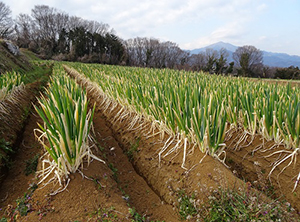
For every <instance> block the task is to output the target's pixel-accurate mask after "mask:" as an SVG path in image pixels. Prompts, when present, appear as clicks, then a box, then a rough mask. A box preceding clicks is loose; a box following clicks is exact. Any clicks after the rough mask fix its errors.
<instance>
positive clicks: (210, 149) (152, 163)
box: [0, 61, 300, 221]
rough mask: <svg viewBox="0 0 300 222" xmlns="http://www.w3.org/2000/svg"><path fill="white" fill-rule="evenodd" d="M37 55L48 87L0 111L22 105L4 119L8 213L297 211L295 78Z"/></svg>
mask: <svg viewBox="0 0 300 222" xmlns="http://www.w3.org/2000/svg"><path fill="white" fill-rule="evenodd" d="M34 64H35V65H39V66H41V65H42V66H44V67H50V68H51V69H52V74H51V77H50V78H48V80H47V82H48V84H47V86H46V83H45V82H43V83H41V82H39V81H36V82H35V83H26V80H23V82H24V83H23V85H25V88H26V87H27V86H28V85H30V84H31V85H33V86H32V87H33V88H34V86H36V87H37V88H38V89H36V90H31V93H30V96H29V95H26V96H25V98H24V100H25V101H27V102H28V103H27V104H26V105H24V106H23V105H22V104H21V105H20V102H17V103H16V104H15V105H14V106H9V107H10V108H9V109H10V110H17V108H13V107H20V106H21V107H27V108H25V109H24V108H22V109H20V110H21V111H18V112H16V113H14V112H10V114H11V115H7V112H3V114H2V116H3V118H4V117H5V116H10V118H9V119H11V120H9V119H8V120H7V121H14V120H17V119H18V117H20V116H21V117H22V115H23V113H25V112H26V113H27V115H26V117H22V118H21V120H20V121H19V122H18V123H15V122H8V124H6V125H5V124H2V125H1V133H2V135H3V136H2V137H3V138H4V140H3V142H2V144H1V145H3V144H4V145H5V144H7V149H8V148H10V147H12V148H10V149H13V150H14V154H12V155H11V157H9V158H7V162H6V163H5V164H2V165H5V166H6V167H2V168H1V169H2V171H3V172H2V173H1V174H3V175H5V176H3V177H2V178H3V179H2V180H1V181H2V183H1V192H0V200H1V201H0V208H1V211H0V215H1V216H2V217H3V219H2V220H3V221H4V218H6V219H7V220H8V221H9V220H11V221H19V220H20V221H38V220H42V221H182V220H190V221H222V220H225V221H226V220H229V221H237V220H240V221H251V220H254V221H256V220H261V221H271V220H273V221H276V219H281V220H282V221H299V216H298V211H299V210H300V201H299V197H300V196H299V189H300V188H299V186H298V181H299V175H300V174H299V173H300V164H299V161H297V154H298V152H299V146H300V141H299V135H300V100H299V99H300V98H299V97H300V89H299V87H298V86H297V84H288V85H285V84H282V85H281V84H273V83H265V82H261V81H259V82H256V81H248V80H247V79H242V78H232V77H221V76H211V75H207V74H205V73H195V72H185V71H174V70H167V69H163V70H156V69H142V68H129V67H119V66H107V65H96V64H81V63H58V62H50V61H48V62H47V61H46V62H44V61H39V62H34ZM45 73H47V71H45ZM24 76H25V75H24ZM44 76H48V75H46V74H45V75H44ZM25 77H26V76H25ZM25 77H24V78H25ZM2 85H3V84H2ZM20 85H21V84H20ZM41 86H46V87H45V88H43V87H41ZM31 96H32V98H33V99H29V98H31ZM34 98H37V99H34ZM4 100H5V99H4ZM31 103H33V105H32V106H31V107H30V104H31ZM2 104H4V105H3V107H4V108H5V107H6V105H5V103H1V105H2ZM4 108H3V109H4ZM4 110H5V109H4ZM24 110H25V111H24ZM37 123H39V125H38V124H37ZM14 126H18V127H16V129H15V127H14ZM8 130H11V131H12V132H10V131H8ZM14 134H15V136H13V138H8V137H7V135H14ZM7 141H8V142H9V145H8V143H6V142H7ZM1 148H2V146H1ZM2 149H3V148H2ZM46 150H47V152H46ZM1 152H2V153H5V152H6V151H4V149H3V150H1ZM36 168H37V172H36V173H35V171H36ZM27 170H28V171H27ZM26 174H27V175H26ZM36 188H37V189H36ZM52 194H53V195H52ZM16 200H17V201H16Z"/></svg>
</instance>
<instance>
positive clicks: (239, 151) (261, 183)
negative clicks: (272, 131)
mask: <svg viewBox="0 0 300 222" xmlns="http://www.w3.org/2000/svg"><path fill="white" fill-rule="evenodd" d="M241 135H242V132H235V133H234V134H233V136H232V138H231V139H230V140H228V141H226V144H228V148H227V150H226V152H227V158H226V163H227V164H228V165H229V166H230V167H231V170H233V171H235V172H236V173H237V176H238V177H240V178H242V179H244V180H246V181H251V182H252V183H253V185H255V187H256V188H258V189H260V190H262V191H265V192H268V193H269V194H272V193H274V198H279V199H281V200H287V201H288V202H290V203H291V204H292V206H293V207H294V208H296V209H297V210H298V211H299V212H300V186H299V185H298V186H297V188H296V189H295V190H294V191H293V189H294V185H295V182H296V180H297V176H298V174H299V173H300V172H299V169H300V162H299V161H296V162H292V163H291V165H290V166H289V167H287V168H286V169H284V168H285V167H286V166H287V165H288V164H289V163H290V161H291V158H289V159H287V160H286V161H284V162H282V163H281V164H280V165H279V166H278V167H276V168H274V170H273V172H272V173H271V174H270V172H271V170H272V169H273V167H274V163H275V162H277V161H279V160H282V159H283V158H284V157H286V156H287V154H286V153H282V152H280V151H283V150H284V151H292V150H287V149H286V148H285V147H284V146H283V145H276V144H275V143H274V142H273V141H263V139H262V137H261V136H255V138H254V140H253V141H251V140H252V137H251V136H248V137H247V140H245V141H244V142H243V144H240V146H238V147H234V146H236V142H237V141H238V139H239V138H240V137H241ZM276 152H278V153H277V154H274V153H276ZM272 154H274V155H272Z"/></svg>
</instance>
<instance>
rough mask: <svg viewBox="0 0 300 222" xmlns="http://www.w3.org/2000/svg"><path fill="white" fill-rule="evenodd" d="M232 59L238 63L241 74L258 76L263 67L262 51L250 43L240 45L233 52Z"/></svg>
mask: <svg viewBox="0 0 300 222" xmlns="http://www.w3.org/2000/svg"><path fill="white" fill-rule="evenodd" d="M233 59H234V61H235V62H236V64H237V65H238V72H239V74H240V75H242V76H249V77H257V76H260V75H261V73H262V69H263V53H262V51H260V50H259V49H257V48H255V47H254V46H251V45H246V46H242V47H239V48H237V49H236V51H235V52H234V53H233Z"/></svg>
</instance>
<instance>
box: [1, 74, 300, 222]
mask: <svg viewBox="0 0 300 222" xmlns="http://www.w3.org/2000/svg"><path fill="white" fill-rule="evenodd" d="M70 74H72V73H70ZM78 82H81V83H83V81H80V79H78ZM86 84H90V83H86ZM86 84H85V86H88V85H86ZM88 89H89V90H88V94H89V98H90V101H91V104H94V103H96V111H95V116H94V138H95V140H96V143H95V144H96V146H95V148H94V154H95V155H96V156H98V157H100V158H101V159H103V160H105V162H106V164H103V163H101V162H98V161H96V160H94V161H93V162H92V163H91V164H90V165H89V166H87V164H85V167H84V169H83V170H82V172H83V174H84V175H85V178H83V177H82V175H81V174H80V173H75V174H72V175H71V176H70V178H71V181H70V183H69V185H68V187H67V189H66V190H65V191H63V192H61V193H58V194H56V195H54V196H51V195H50V193H52V192H53V191H54V190H55V189H57V187H54V186H52V185H51V184H49V185H47V186H46V187H44V188H42V186H39V187H38V189H37V190H35V191H34V192H33V194H32V195H27V196H26V197H27V200H26V201H25V202H26V204H27V206H28V207H29V209H30V212H29V213H28V214H27V216H22V217H20V216H19V215H18V214H19V213H18V212H17V211H15V214H17V215H15V216H16V217H17V218H18V220H20V221H39V220H42V221H75V220H77V221H105V219H107V220H110V221H131V219H132V215H130V213H129V208H135V209H136V211H137V212H138V214H139V215H141V216H143V217H145V220H146V221H150V220H159V221H166V222H167V221H168V222H169V221H171V222H176V221H181V220H180V217H179V214H178V209H177V207H178V191H179V190H185V192H186V193H187V194H192V193H194V194H196V199H198V200H199V202H200V204H201V203H204V202H205V201H206V199H207V196H208V195H209V193H208V190H212V189H216V188H218V187H219V186H222V187H227V186H229V187H231V188H233V187H235V188H238V187H243V186H244V185H245V183H244V182H243V181H242V180H240V179H238V178H237V177H236V176H235V175H238V176H239V177H240V178H245V179H246V180H249V181H259V180H261V181H262V179H261V178H262V177H260V175H263V176H265V175H268V170H270V168H268V167H267V166H268V164H270V163H271V162H270V161H274V159H268V158H266V159H263V158H260V157H262V156H264V155H266V153H261V152H260V151H257V152H255V155H254V156H256V155H257V154H259V153H260V154H261V155H260V156H259V155H258V156H257V159H255V158H256V157H255V158H252V156H251V157H250V156H249V155H248V154H249V153H250V154H251V152H252V151H253V149H254V148H255V147H257V145H258V144H260V140H259V138H257V139H256V140H254V141H253V143H252V145H249V146H248V147H246V148H244V149H240V150H239V151H231V149H228V151H227V153H228V156H227V164H228V165H230V166H231V168H230V169H228V168H226V167H225V166H224V165H223V164H222V163H221V162H220V161H218V160H216V159H214V158H212V157H210V156H204V154H203V153H201V152H200V151H199V149H197V148H195V149H194V151H193V152H190V151H192V149H191V148H188V151H189V152H187V161H186V163H185V164H184V166H183V167H185V168H186V169H188V170H186V169H183V167H182V160H183V152H182V149H183V146H181V148H180V150H178V151H177V152H174V153H173V154H171V155H167V156H165V157H162V159H161V161H160V162H159V158H158V152H159V150H161V148H162V147H164V145H165V143H166V141H168V139H169V138H170V135H164V136H163V135H162V134H156V133H157V132H158V129H155V130H153V128H152V126H151V123H150V122H149V121H148V120H147V119H145V118H144V117H143V118H138V117H137V116H136V114H134V113H133V112H130V110H124V113H123V112H121V109H122V107H121V106H120V105H118V104H116V103H111V104H110V106H109V108H108V110H110V112H104V110H105V105H107V104H106V103H103V102H104V99H105V98H103V97H102V96H101V95H100V94H99V93H98V91H93V90H94V88H90V87H88ZM106 111H107V110H106ZM123 114H126V115H127V117H126V116H122V115H123ZM118 117H122V118H118ZM38 121H41V120H40V119H39V117H38V116H37V115H36V113H35V112H32V113H30V116H29V118H28V121H27V123H28V124H27V125H26V127H25V128H24V132H23V134H22V135H20V136H19V139H20V141H21V142H20V143H19V147H18V153H17V154H16V155H15V158H14V162H13V163H12V168H11V169H10V171H9V174H8V176H7V178H6V179H5V181H4V182H3V183H2V185H1V192H0V208H1V211H0V216H1V215H3V216H6V217H8V214H9V213H12V212H14V211H13V209H16V207H17V205H16V199H17V198H20V197H22V196H23V195H24V193H26V192H27V193H29V191H28V188H29V187H30V185H32V184H33V183H37V181H38V180H37V178H35V176H34V175H33V174H31V175H29V176H26V175H25V173H24V170H25V168H26V163H25V161H26V160H30V159H32V157H33V156H35V155H36V154H41V153H43V148H42V147H41V146H40V144H39V143H38V142H37V141H36V139H35V137H34V134H33V129H34V128H37V124H36V123H37V122H38ZM131 127H132V128H131ZM137 127H140V128H139V129H138V130H133V129H135V128H137ZM152 131H153V133H154V135H153V136H147V132H152ZM237 135H238V134H237ZM232 138H234V137H232ZM169 141H170V140H169ZM231 142H233V143H234V142H235V141H234V139H231V140H228V141H227V143H228V144H231ZM176 143H177V140H175V139H174V141H173V142H172V143H170V148H172V147H175V145H176ZM187 147H189V146H187ZM250 147H252V149H250ZM268 147H270V144H268ZM229 148H231V147H230V146H229ZM163 154H165V153H163ZM246 154H247V157H245V158H244V156H245V155H246ZM243 158H244V159H243ZM272 158H274V157H272ZM199 160H202V162H201V163H199ZM256 161H258V162H259V164H258V165H254V162H255V163H256ZM265 168H266V169H265ZM291 168H292V167H291ZM232 170H236V171H237V172H236V173H232ZM258 170H259V171H260V172H262V173H261V174H260V173H257V172H258ZM289 170H290V168H287V170H286V171H284V172H283V174H282V175H284V173H285V172H286V173H287V172H289ZM263 172H264V173H263ZM276 172H277V173H278V171H275V172H274V174H272V176H273V175H276ZM294 173H295V172H292V171H291V174H287V175H286V177H284V178H283V179H282V181H281V182H282V183H281V185H282V187H286V188H287V189H279V186H277V187H275V189H276V190H277V195H280V193H278V192H286V190H290V189H291V188H292V187H291V186H292V183H289V181H290V178H292V176H291V175H293V176H295V174H294ZM282 175H281V176H282ZM287 178H288V179H287ZM273 181H275V180H273ZM254 184H255V183H254ZM260 184H262V183H260ZM274 186H275V185H274ZM257 187H258V188H261V187H259V186H258V185H257ZM263 189H264V188H263ZM298 189H299V188H297V189H296V193H297V191H298V192H299V190H298ZM284 194H285V196H286V198H290V199H289V201H290V202H292V203H293V204H295V207H297V209H299V208H298V207H299V206H298V205H297V198H296V197H297V195H296V196H295V195H294V194H293V195H288V192H286V193H284ZM293 196H294V199H293ZM298 202H299V201H298ZM298 204H299V203H298ZM18 209H19V208H18ZM10 216H11V215H10Z"/></svg>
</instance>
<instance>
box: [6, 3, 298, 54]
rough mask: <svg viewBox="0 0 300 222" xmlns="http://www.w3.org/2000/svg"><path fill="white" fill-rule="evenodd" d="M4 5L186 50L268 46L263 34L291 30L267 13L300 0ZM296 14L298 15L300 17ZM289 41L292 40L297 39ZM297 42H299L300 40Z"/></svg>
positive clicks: (276, 12)
mask: <svg viewBox="0 0 300 222" xmlns="http://www.w3.org/2000/svg"><path fill="white" fill-rule="evenodd" d="M2 1H4V3H5V4H7V5H9V6H10V8H11V10H12V11H13V13H14V15H18V14H19V13H21V12H22V13H27V14H30V11H31V9H32V8H33V7H34V5H37V4H45V5H49V6H51V7H55V8H57V9H61V10H62V11H65V12H67V13H69V14H70V15H77V16H79V17H82V18H85V19H90V20H96V21H99V22H104V23H107V24H109V25H110V27H111V28H113V29H114V30H116V32H117V35H119V36H120V37H121V38H124V39H127V38H133V37H136V36H141V37H143V36H146V37H156V38H163V39H170V40H171V41H174V42H176V43H178V44H179V45H180V46H181V47H182V48H195V47H199V46H204V45H206V44H211V43H215V42H216V41H227V42H230V43H233V44H241V45H242V44H253V42H261V43H263V42H264V43H265V44H267V41H266V40H263V39H261V36H266V38H268V39H271V38H272V35H274V34H276V33H279V32H284V33H286V30H287V29H289V28H288V27H289V26H287V25H286V24H285V23H283V22H282V24H281V25H282V27H279V26H278V25H276V30H273V29H272V28H271V27H272V24H273V23H274V22H273V20H272V19H271V18H269V17H266V16H263V15H266V14H268V13H269V14H268V15H271V16H277V17H278V11H272V10H273V9H275V8H276V7H277V8H278V9H280V13H281V15H282V17H284V16H285V15H284V10H282V9H281V8H282V7H283V6H284V7H285V8H287V9H290V10H289V11H288V10H286V11H287V15H290V11H291V9H294V8H296V7H298V8H300V7H299V3H298V1H296V0H287V2H282V1H280V0H272V1H270V0H210V1H207V0H185V1H182V0H143V1H139V0H126V1H124V0H110V1H107V0H64V1H61V0H44V1H43V2H42V3H41V2H40V1H38V0H26V1H25V0H2ZM292 3H293V4H292ZM288 7H289V8H288ZM297 16H298V17H299V13H298V14H297ZM285 17H286V16H285ZM294 17H295V18H293V17H288V18H289V21H291V22H294V21H297V20H298V17H296V16H295V15H294ZM264 19H265V20H264ZM266 20H268V22H267V21H266ZM274 21H275V19H274ZM283 25H285V26H284V27H283ZM289 25H290V26H292V25H291V24H289ZM273 26H275V24H273ZM298 26H299V22H298V24H297V23H296V22H294V27H298ZM263 27H270V28H269V30H270V31H268V32H264V28H263ZM271 32H272V33H271ZM286 38H293V35H289V36H288V37H286ZM279 41H280V40H279ZM294 42H296V43H297V42H298V43H299V38H298V40H295V41H294ZM298 45H300V43H299V44H298ZM299 50H300V49H299Z"/></svg>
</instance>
